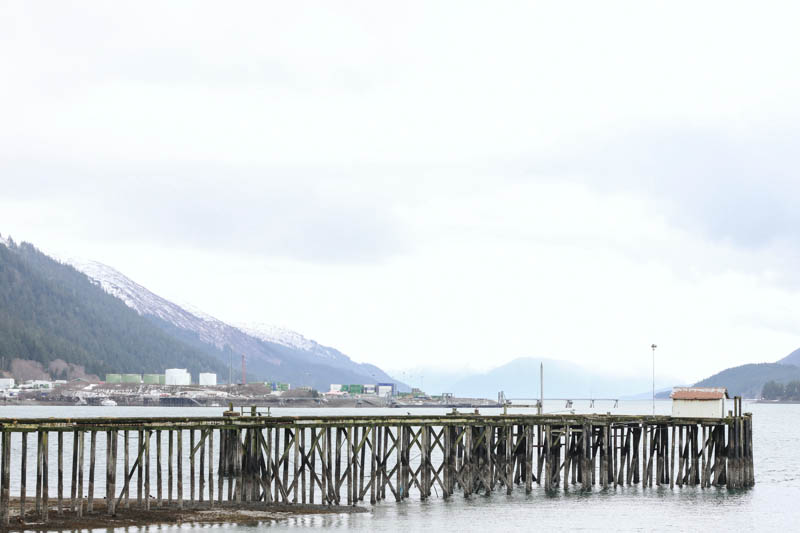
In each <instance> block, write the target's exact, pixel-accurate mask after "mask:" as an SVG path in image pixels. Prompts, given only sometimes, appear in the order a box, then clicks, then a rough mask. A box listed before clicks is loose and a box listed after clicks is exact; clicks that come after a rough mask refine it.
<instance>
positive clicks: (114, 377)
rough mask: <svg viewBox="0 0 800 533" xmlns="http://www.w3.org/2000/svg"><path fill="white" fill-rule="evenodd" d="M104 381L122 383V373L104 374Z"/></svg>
mask: <svg viewBox="0 0 800 533" xmlns="http://www.w3.org/2000/svg"><path fill="white" fill-rule="evenodd" d="M106 383H122V374H106Z"/></svg>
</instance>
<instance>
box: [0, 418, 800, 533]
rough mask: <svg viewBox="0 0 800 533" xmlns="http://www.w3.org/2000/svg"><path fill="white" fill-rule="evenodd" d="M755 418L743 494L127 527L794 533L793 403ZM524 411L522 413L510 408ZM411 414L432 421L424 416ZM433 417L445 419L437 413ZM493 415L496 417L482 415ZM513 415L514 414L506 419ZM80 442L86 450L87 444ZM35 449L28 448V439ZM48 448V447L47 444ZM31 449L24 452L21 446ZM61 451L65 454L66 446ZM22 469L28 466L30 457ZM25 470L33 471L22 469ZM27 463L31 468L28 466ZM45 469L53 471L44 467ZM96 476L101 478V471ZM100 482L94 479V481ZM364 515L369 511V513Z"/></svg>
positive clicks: (401, 508)
mask: <svg viewBox="0 0 800 533" xmlns="http://www.w3.org/2000/svg"><path fill="white" fill-rule="evenodd" d="M546 407H547V411H548V412H553V411H558V410H563V407H564V406H563V404H560V403H553V404H548V405H546ZM575 409H576V411H577V412H590V411H594V412H608V411H610V412H612V413H615V414H616V413H619V414H623V413H630V414H636V413H649V412H650V411H651V405H650V403H649V402H620V405H619V407H618V408H613V406H612V404H610V403H605V404H600V403H598V404H597V405H596V409H594V410H590V409H589V408H588V404H578V403H576V404H575ZM669 409H670V404H669V402H656V410H657V412H659V413H663V414H666V413H668V412H669ZM745 410H746V411H751V412H752V413H753V426H754V428H753V432H754V435H753V438H754V451H755V474H756V486H755V487H754V488H752V489H749V490H746V491H738V492H728V491H727V490H725V489H715V488H712V489H699V488H684V489H678V488H675V489H674V490H670V489H669V488H656V487H653V488H652V489H644V490H642V489H641V488H638V487H632V488H631V487H618V488H616V489H614V488H609V489H605V490H603V489H599V488H595V489H594V490H593V491H592V492H591V493H589V494H583V493H580V492H578V491H577V490H572V491H570V492H567V493H566V494H565V493H564V492H563V489H562V490H561V491H559V492H558V493H554V494H551V495H547V494H545V492H544V491H543V490H537V488H536V486H535V485H534V491H533V493H532V494H529V495H526V494H525V493H524V489H523V490H519V491H516V492H515V494H513V495H511V496H506V495H505V494H504V493H499V492H498V493H494V494H492V495H490V496H473V497H471V498H470V499H464V498H463V497H461V496H455V497H453V498H451V499H450V500H449V501H444V500H442V499H438V498H433V499H431V500H429V501H427V502H420V501H418V500H410V501H409V500H407V501H404V502H403V503H400V504H398V503H395V502H393V501H387V502H383V503H380V504H378V505H376V506H374V507H371V509H370V512H369V513H363V514H349V515H329V516H308V517H296V518H291V519H287V520H285V521H280V522H275V523H265V524H263V525H261V526H259V527H239V526H198V527H196V528H194V527H192V526H187V525H184V526H180V527H177V526H170V527H149V528H131V531H132V532H133V531H137V532H139V531H143V530H145V531H154V532H155V531H165V532H166V531H171V530H174V531H179V530H180V531H184V530H187V529H216V530H235V533H249V532H251V531H255V530H262V529H270V530H274V531H283V530H298V529H346V530H348V531H422V530H428V531H478V530H486V529H488V528H492V529H495V530H498V531H531V530H534V529H543V530H545V531H554V530H557V529H560V530H562V531H575V530H578V531H599V530H622V531H649V530H655V529H658V530H672V531H688V530H708V531H714V530H720V529H724V530H728V531H767V530H771V531H800V446H798V444H800V405H764V404H745ZM518 411H519V412H526V411H525V410H518ZM220 412H221V409H219V408H209V409H206V408H188V409H185V408H152V407H127V408H121V407H120V408H108V407H106V408H103V407H77V408H76V407H0V417H4V416H14V417H44V416H53V417H62V416H72V417H75V416H109V415H111V414H113V415H115V416H216V415H219V414H220ZM397 412H398V410H381V409H335V410H334V409H331V410H325V409H322V410H321V409H280V410H279V409H274V410H273V413H274V414H276V415H283V414H286V415H305V414H313V415H322V414H338V415H342V414H347V413H352V414H380V413H391V414H397ZM411 412H412V413H414V414H416V413H423V414H424V413H433V412H434V410H431V409H418V410H411ZM441 412H444V410H442V411H441ZM481 412H482V413H485V414H491V413H496V412H498V410H490V409H486V410H482V411H481ZM514 412H517V411H514ZM87 444H88V443H87ZM33 447H34V448H35V440H34V441H33ZM51 447H54V446H52V445H51ZM29 448H30V444H29ZM67 449H69V448H67ZM29 461H30V459H29ZM29 464H31V463H30V462H29ZM33 464H35V463H33ZM51 464H52V463H51ZM100 471H101V472H103V471H104V470H100ZM100 477H102V476H100ZM367 507H370V506H369V505H367Z"/></svg>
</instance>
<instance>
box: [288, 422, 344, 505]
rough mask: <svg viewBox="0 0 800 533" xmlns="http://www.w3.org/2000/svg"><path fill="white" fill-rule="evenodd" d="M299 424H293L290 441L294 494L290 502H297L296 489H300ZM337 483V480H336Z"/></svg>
mask: <svg viewBox="0 0 800 533" xmlns="http://www.w3.org/2000/svg"><path fill="white" fill-rule="evenodd" d="M299 433H300V426H298V425H297V424H295V425H294V428H293V435H292V437H293V438H292V441H293V443H294V474H293V483H292V484H293V485H294V494H293V495H292V503H298V497H297V496H298V491H299V489H300V435H299ZM336 483H337V485H338V483H339V480H338V479H337V480H336Z"/></svg>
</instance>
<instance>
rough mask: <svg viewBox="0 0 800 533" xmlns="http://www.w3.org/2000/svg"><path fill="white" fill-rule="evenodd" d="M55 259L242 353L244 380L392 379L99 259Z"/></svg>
mask: <svg viewBox="0 0 800 533" xmlns="http://www.w3.org/2000/svg"><path fill="white" fill-rule="evenodd" d="M59 260H60V261H62V262H64V263H68V264H70V265H72V266H73V267H75V268H76V269H77V270H79V271H81V272H83V273H84V274H86V276H87V277H88V278H89V279H90V280H92V281H93V282H94V283H96V284H98V285H99V286H100V287H102V288H103V290H104V291H105V292H107V293H108V294H110V295H112V296H115V297H116V298H119V299H120V300H122V301H123V302H125V304H127V305H128V307H131V308H132V309H134V310H136V311H137V312H138V313H139V314H140V315H143V316H146V317H148V318H150V319H152V320H153V321H154V322H156V324H157V325H159V326H160V327H162V329H164V330H165V331H166V332H167V333H170V334H172V335H173V336H176V337H178V338H179V339H180V340H183V341H184V342H188V343H190V344H194V345H197V344H201V345H205V346H206V347H212V348H213V352H214V353H215V354H216V355H217V357H219V358H220V359H222V360H223V361H225V362H226V363H227V362H228V361H231V360H232V359H233V357H240V356H241V355H244V356H245V357H246V360H247V373H248V380H253V379H255V378H259V379H270V380H281V381H284V380H285V381H289V382H291V383H295V384H307V385H312V386H315V387H317V388H320V389H324V390H327V386H328V385H329V384H330V383H375V382H379V381H381V382H382V381H387V382H395V381H396V380H394V379H392V378H391V377H390V376H389V375H387V374H386V373H385V372H383V371H382V370H381V369H380V368H378V367H376V366H373V365H369V364H363V363H355V362H354V361H352V360H351V359H350V358H349V357H347V356H346V355H345V354H343V353H341V352H340V351H338V350H336V349H334V348H331V347H328V346H323V345H321V344H319V343H317V342H315V341H313V340H311V339H308V338H306V337H304V336H303V335H301V334H300V333H297V332H294V331H291V330H288V329H284V328H279V327H276V326H269V325H265V324H249V325H247V326H240V327H234V326H231V325H229V324H227V323H225V322H223V321H221V320H219V319H217V318H214V317H213V316H211V315H209V314H207V313H204V312H202V311H200V310H197V309H194V308H192V307H191V306H188V305H178V304H176V303H174V302H171V301H169V300H167V299H165V298H162V297H161V296H158V295H157V294H154V293H153V292H151V291H150V290H148V289H147V288H146V287H143V286H142V285H140V284H138V283H136V282H135V281H133V280H131V279H130V278H128V277H126V276H125V275H124V274H122V273H121V272H119V271H117V270H115V269H114V268H112V267H110V266H108V265H105V264H103V263H99V262H97V261H86V260H79V259H74V258H59ZM236 368H237V369H238V361H237V364H236ZM236 374H237V375H238V372H237V373H236Z"/></svg>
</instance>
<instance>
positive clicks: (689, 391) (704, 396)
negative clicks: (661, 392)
mask: <svg viewBox="0 0 800 533" xmlns="http://www.w3.org/2000/svg"><path fill="white" fill-rule="evenodd" d="M727 397H728V389H726V388H725V387H675V388H673V389H672V394H670V398H672V399H673V400H721V399H722V398H727Z"/></svg>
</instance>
